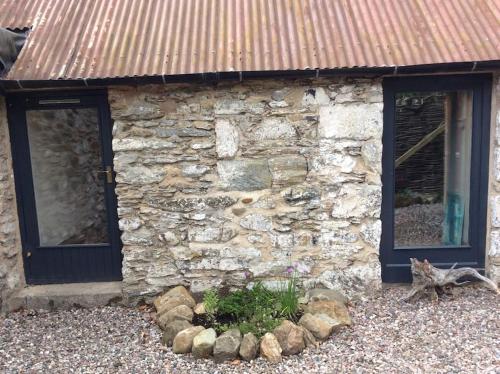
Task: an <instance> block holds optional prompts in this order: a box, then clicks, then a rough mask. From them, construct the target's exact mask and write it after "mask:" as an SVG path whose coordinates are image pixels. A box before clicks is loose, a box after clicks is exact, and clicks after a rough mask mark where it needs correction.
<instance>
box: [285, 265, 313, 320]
mask: <svg viewBox="0 0 500 374" xmlns="http://www.w3.org/2000/svg"><path fill="white" fill-rule="evenodd" d="M308 272H309V268H308V267H307V266H306V265H304V264H300V263H298V262H296V263H295V264H293V265H290V266H288V267H287V268H286V277H287V280H286V281H284V282H282V283H281V288H280V290H279V291H278V298H279V301H280V304H281V313H280V314H281V315H282V316H283V317H286V318H287V319H292V320H293V319H294V317H295V316H296V315H297V312H298V310H299V296H300V295H299V290H298V288H297V283H298V278H299V274H305V273H308Z"/></svg>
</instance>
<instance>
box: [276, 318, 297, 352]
mask: <svg viewBox="0 0 500 374" xmlns="http://www.w3.org/2000/svg"><path fill="white" fill-rule="evenodd" d="M273 334H274V336H275V337H276V339H277V340H278V342H279V343H280V346H281V349H282V354H283V355H285V356H288V355H296V354H297V353H300V352H302V351H303V350H304V348H305V343H304V332H303V330H302V329H301V328H300V327H299V326H297V325H295V324H294V323H293V322H290V321H286V320H285V321H283V322H282V323H281V325H279V326H278V327H276V328H275V329H274V331H273Z"/></svg>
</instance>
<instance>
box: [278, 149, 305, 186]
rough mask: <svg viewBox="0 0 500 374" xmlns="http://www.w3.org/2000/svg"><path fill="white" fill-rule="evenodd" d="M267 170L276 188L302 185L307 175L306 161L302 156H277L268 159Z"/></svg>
mask: <svg viewBox="0 0 500 374" xmlns="http://www.w3.org/2000/svg"><path fill="white" fill-rule="evenodd" d="M269 170H270V171H271V174H272V177H273V183H274V184H275V185H278V186H286V185H291V184H297V183H302V182H303V181H304V180H305V178H306V175H307V161H306V159H305V157H304V156H293V155H286V156H278V157H273V158H270V159H269Z"/></svg>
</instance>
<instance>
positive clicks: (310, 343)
mask: <svg viewBox="0 0 500 374" xmlns="http://www.w3.org/2000/svg"><path fill="white" fill-rule="evenodd" d="M299 328H301V329H302V333H303V334H304V344H305V346H306V347H307V348H317V347H318V346H319V342H318V341H317V340H316V338H315V337H314V335H313V334H312V333H311V331H309V330H308V329H306V328H305V327H304V326H299Z"/></svg>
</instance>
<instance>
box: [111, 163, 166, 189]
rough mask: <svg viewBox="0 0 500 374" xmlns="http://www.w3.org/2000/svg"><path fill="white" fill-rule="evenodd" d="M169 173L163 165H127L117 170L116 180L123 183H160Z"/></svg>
mask: <svg viewBox="0 0 500 374" xmlns="http://www.w3.org/2000/svg"><path fill="white" fill-rule="evenodd" d="M166 175H167V172H166V170H165V169H164V168H163V167H146V166H127V167H125V168H122V169H121V170H118V171H117V174H116V181H117V182H118V183H123V184H131V185H146V184H151V183H158V182H161V181H162V180H163V178H165V176H166Z"/></svg>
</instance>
